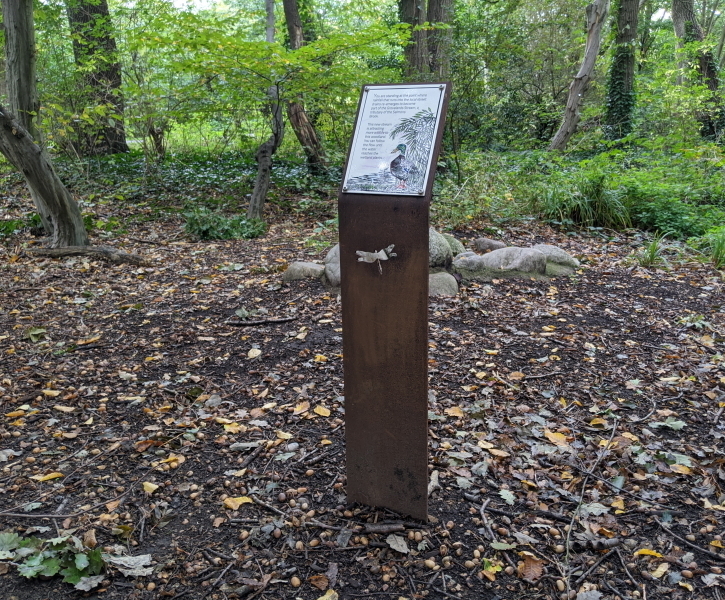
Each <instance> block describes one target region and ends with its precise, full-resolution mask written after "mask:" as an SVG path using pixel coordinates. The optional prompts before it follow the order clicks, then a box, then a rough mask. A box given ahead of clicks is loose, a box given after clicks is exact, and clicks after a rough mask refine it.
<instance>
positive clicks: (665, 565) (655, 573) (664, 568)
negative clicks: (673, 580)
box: [650, 563, 670, 579]
mask: <svg viewBox="0 0 725 600" xmlns="http://www.w3.org/2000/svg"><path fill="white" fill-rule="evenodd" d="M669 568H670V564H669V563H662V564H661V565H660V566H659V567H657V568H656V569H655V570H654V571H652V572H651V573H650V575H652V577H654V578H655V579H659V578H660V577H662V576H663V575H664V574H665V573H667V570H668V569H669Z"/></svg>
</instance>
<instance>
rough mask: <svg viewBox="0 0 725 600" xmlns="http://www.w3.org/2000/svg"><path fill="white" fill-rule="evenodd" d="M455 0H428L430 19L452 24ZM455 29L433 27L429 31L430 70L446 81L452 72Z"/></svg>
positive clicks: (434, 75)
mask: <svg viewBox="0 0 725 600" xmlns="http://www.w3.org/2000/svg"><path fill="white" fill-rule="evenodd" d="M452 18H453V0H428V21H429V22H430V23H441V24H444V25H450V23H451V20H452ZM452 39H453V29H452V28H446V29H433V30H431V31H429V32H428V52H429V53H430V71H431V74H432V75H433V78H434V79H437V80H439V81H445V80H447V79H448V78H449V76H450V74H451V56H450V53H451V41H452Z"/></svg>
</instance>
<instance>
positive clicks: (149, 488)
mask: <svg viewBox="0 0 725 600" xmlns="http://www.w3.org/2000/svg"><path fill="white" fill-rule="evenodd" d="M158 489H159V486H158V485H156V484H155V483H151V482H150V481H144V482H143V491H144V492H146V493H147V494H153V493H154V492H155V491H156V490H158Z"/></svg>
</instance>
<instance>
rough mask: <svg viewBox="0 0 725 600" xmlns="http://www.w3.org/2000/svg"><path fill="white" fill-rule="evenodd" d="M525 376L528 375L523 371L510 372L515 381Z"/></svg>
mask: <svg viewBox="0 0 725 600" xmlns="http://www.w3.org/2000/svg"><path fill="white" fill-rule="evenodd" d="M524 377H526V375H525V374H524V373H522V372H521V371H514V372H513V373H509V379H512V380H513V381H518V380H519V379H523V378H524Z"/></svg>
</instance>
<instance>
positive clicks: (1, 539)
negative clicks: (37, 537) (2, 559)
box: [0, 532, 20, 551]
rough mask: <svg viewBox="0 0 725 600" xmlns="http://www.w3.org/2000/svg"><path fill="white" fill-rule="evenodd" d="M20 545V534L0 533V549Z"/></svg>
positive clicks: (13, 547) (7, 549)
mask: <svg viewBox="0 0 725 600" xmlns="http://www.w3.org/2000/svg"><path fill="white" fill-rule="evenodd" d="M19 545H20V536H19V535H18V534H17V533H9V532H5V533H0V550H4V551H9V550H13V549H15V548H17V547H18V546H19Z"/></svg>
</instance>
